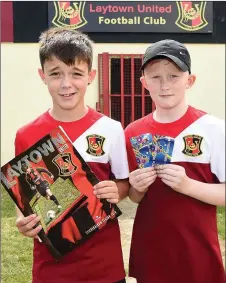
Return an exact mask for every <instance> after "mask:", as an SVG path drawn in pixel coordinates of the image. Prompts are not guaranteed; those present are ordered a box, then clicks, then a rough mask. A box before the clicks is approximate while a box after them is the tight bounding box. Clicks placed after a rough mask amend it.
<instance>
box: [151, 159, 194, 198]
mask: <svg viewBox="0 0 226 283" xmlns="http://www.w3.org/2000/svg"><path fill="white" fill-rule="evenodd" d="M155 170H156V172H157V175H158V177H159V178H161V180H162V181H163V183H165V184H166V185H168V186H169V187H171V188H172V189H173V190H175V191H177V192H179V193H183V194H187V193H186V192H187V188H188V186H189V180H190V179H189V177H188V176H187V175H186V172H185V169H184V167H182V166H179V165H176V164H164V165H157V166H156V167H155Z"/></svg>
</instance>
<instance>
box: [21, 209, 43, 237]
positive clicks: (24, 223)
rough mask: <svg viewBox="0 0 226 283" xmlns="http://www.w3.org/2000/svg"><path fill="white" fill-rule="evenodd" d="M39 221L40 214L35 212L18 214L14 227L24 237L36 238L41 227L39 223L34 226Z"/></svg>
mask: <svg viewBox="0 0 226 283" xmlns="http://www.w3.org/2000/svg"><path fill="white" fill-rule="evenodd" d="M39 221H40V216H37V215H36V214H31V215H29V216H26V217H25V216H23V215H20V216H19V217H18V218H17V220H16V227H17V228H18V230H19V232H20V233H21V234H23V235H24V236H26V237H30V238H38V233H39V231H40V230H41V229H42V226H41V225H38V226H37V227H35V228H34V226H35V225H36V224H38V222H39Z"/></svg>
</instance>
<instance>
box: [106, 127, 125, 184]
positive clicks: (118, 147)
mask: <svg viewBox="0 0 226 283" xmlns="http://www.w3.org/2000/svg"><path fill="white" fill-rule="evenodd" d="M112 130H113V129H112ZM109 162H110V165H111V172H112V173H113V174H114V176H115V178H116V179H127V178H128V177H129V168H128V161H127V154H126V144H125V135H124V132H123V128H122V125H121V123H119V122H118V123H117V124H116V127H115V132H114V138H113V140H112V143H111V149H110V156H109Z"/></svg>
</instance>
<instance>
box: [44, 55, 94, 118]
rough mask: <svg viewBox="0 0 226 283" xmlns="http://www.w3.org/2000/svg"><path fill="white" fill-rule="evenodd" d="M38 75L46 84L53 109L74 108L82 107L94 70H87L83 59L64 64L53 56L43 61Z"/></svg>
mask: <svg viewBox="0 0 226 283" xmlns="http://www.w3.org/2000/svg"><path fill="white" fill-rule="evenodd" d="M39 75H40V77H41V78H42V80H43V82H44V83H45V84H46V85H47V87H48V90H49V93H50V95H51V97H52V101H53V109H54V111H55V112H57V111H61V113H62V110H63V111H68V110H76V109H79V108H81V107H84V105H85V104H84V96H85V93H86V90H87V86H88V84H89V83H91V82H92V81H93V79H94V78H95V75H96V72H95V70H91V71H89V68H88V65H87V63H86V62H84V61H76V60H75V63H74V64H72V65H69V66H68V65H66V64H65V63H64V62H62V61H61V60H59V59H57V58H56V57H55V56H53V57H51V59H50V60H47V61H45V63H44V66H43V70H42V69H39Z"/></svg>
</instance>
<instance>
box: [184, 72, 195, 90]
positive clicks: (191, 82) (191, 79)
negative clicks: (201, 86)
mask: <svg viewBox="0 0 226 283" xmlns="http://www.w3.org/2000/svg"><path fill="white" fill-rule="evenodd" d="M195 81H196V76H195V75H193V74H191V75H189V77H188V83H187V86H186V88H187V89H189V88H191V87H192V86H193V84H194V83H195Z"/></svg>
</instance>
